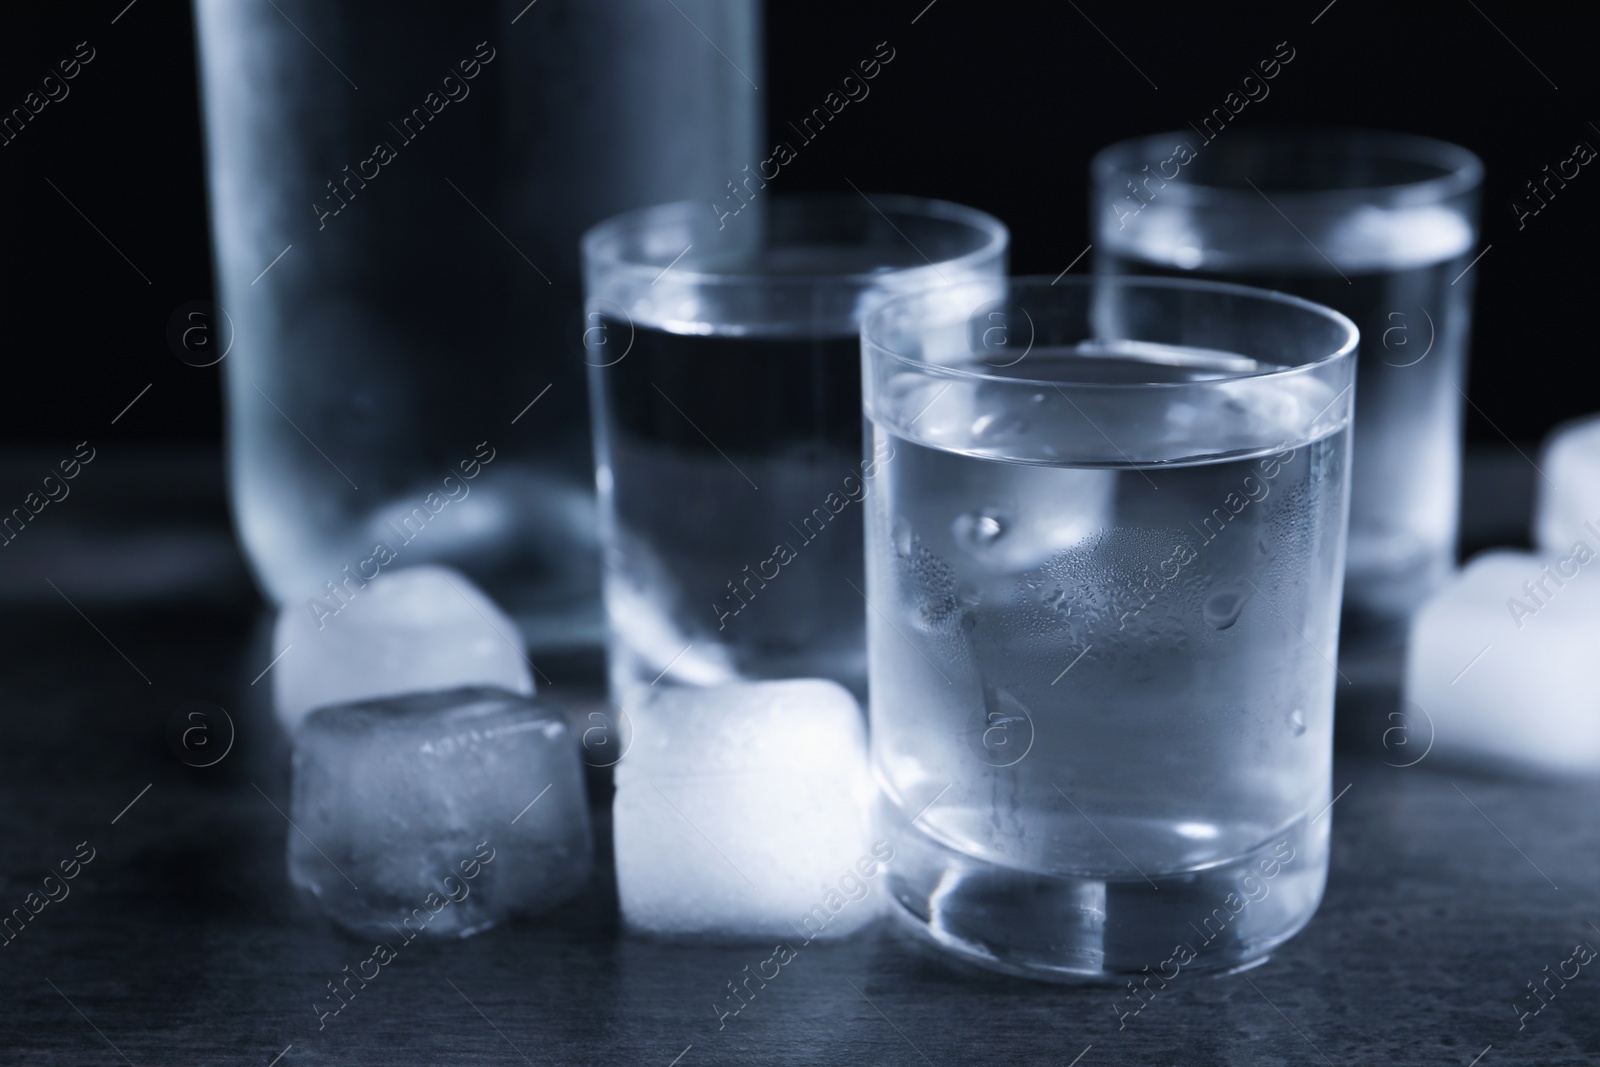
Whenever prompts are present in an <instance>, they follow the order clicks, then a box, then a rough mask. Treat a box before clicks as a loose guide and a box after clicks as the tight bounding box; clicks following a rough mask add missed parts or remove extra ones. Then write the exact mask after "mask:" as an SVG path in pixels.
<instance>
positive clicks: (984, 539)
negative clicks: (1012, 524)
mask: <svg viewBox="0 0 1600 1067" xmlns="http://www.w3.org/2000/svg"><path fill="white" fill-rule="evenodd" d="M1006 529H1007V523H1006V520H1005V517H1004V516H1003V515H1001V514H1000V513H999V512H998V511H995V510H994V509H993V508H984V509H983V510H982V511H970V512H968V513H967V514H965V515H958V516H957V517H956V520H955V522H953V523H951V524H950V535H951V536H952V537H954V538H955V539H956V544H958V545H960V546H961V547H962V548H965V549H968V550H969V551H970V550H972V549H983V548H988V547H989V546H990V545H992V544H994V543H995V542H996V541H998V540H1000V538H1002V537H1004V536H1005V532H1006Z"/></svg>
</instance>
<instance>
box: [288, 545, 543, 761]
mask: <svg viewBox="0 0 1600 1067" xmlns="http://www.w3.org/2000/svg"><path fill="white" fill-rule="evenodd" d="M358 580H359V579H356V580H350V579H347V580H346V584H345V585H343V586H339V587H337V588H338V589H339V596H338V597H335V596H334V595H332V594H329V595H328V596H327V597H324V598H321V599H313V600H311V601H310V602H309V603H307V604H288V605H285V607H284V608H283V610H282V611H281V612H279V613H278V622H277V626H276V627H275V628H274V630H273V649H274V652H275V654H277V655H279V656H280V657H281V659H280V662H278V663H277V665H276V666H274V667H273V668H272V695H273V708H274V710H275V711H276V712H277V715H278V719H279V721H281V722H282V723H283V725H284V727H285V728H286V729H288V730H289V731H290V732H291V733H292V732H294V729H295V728H296V727H297V726H298V725H299V724H300V721H301V720H302V719H304V718H305V716H306V713H307V712H309V711H311V710H312V709H313V708H318V707H321V706H323V705H324V704H342V703H345V702H347V701H351V700H366V699H369V698H371V697H382V696H391V695H394V694H397V693H411V692H419V691H422V690H429V689H450V688H453V687H456V686H462V685H492V686H500V687H501V688H504V689H509V690H511V691H512V692H514V693H523V694H526V695H529V696H531V695H532V694H533V691H534V686H533V676H532V675H531V674H530V673H529V671H528V666H529V663H528V659H527V657H526V655H525V654H524V645H523V642H522V635H521V632H520V631H519V630H518V629H517V624H516V623H515V622H513V621H512V620H511V619H509V618H507V617H506V615H505V613H504V612H502V611H501V610H500V609H499V608H498V607H496V606H495V603H494V601H492V600H490V599H489V598H488V597H487V596H485V595H484V593H483V591H482V590H481V589H479V588H478V587H477V586H475V585H473V584H472V580H471V579H470V578H468V577H467V576H466V575H464V574H462V573H461V572H460V571H456V570H452V569H451V568H449V567H439V566H434V565H431V564H426V565H422V566H417V567H408V568H405V569H403V570H398V571H393V572H391V571H380V572H379V574H378V576H377V577H376V578H373V579H371V580H370V581H367V582H365V584H363V585H360V586H357V585H356V584H355V581H358Z"/></svg>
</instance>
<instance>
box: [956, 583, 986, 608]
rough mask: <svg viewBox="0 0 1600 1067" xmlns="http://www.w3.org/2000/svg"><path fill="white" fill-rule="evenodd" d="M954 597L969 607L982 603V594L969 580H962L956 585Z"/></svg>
mask: <svg viewBox="0 0 1600 1067" xmlns="http://www.w3.org/2000/svg"><path fill="white" fill-rule="evenodd" d="M956 597H957V598H958V599H959V600H960V601H961V603H963V604H965V605H966V606H967V607H969V608H975V607H977V606H978V605H979V604H982V603H983V594H982V593H981V592H979V591H978V587H977V586H975V585H973V584H972V583H971V582H962V583H961V584H960V585H958V586H956Z"/></svg>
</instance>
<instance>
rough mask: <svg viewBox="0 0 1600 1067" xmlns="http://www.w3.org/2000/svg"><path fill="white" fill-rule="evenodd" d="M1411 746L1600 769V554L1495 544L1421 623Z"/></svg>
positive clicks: (1415, 630)
mask: <svg viewBox="0 0 1600 1067" xmlns="http://www.w3.org/2000/svg"><path fill="white" fill-rule="evenodd" d="M1405 695H1406V699H1407V700H1408V701H1410V702H1411V703H1413V704H1415V705H1416V706H1417V707H1418V708H1420V709H1421V711H1422V715H1421V716H1418V718H1419V719H1422V720H1424V723H1425V724H1426V725H1424V723H1419V722H1412V723H1409V724H1408V727H1409V734H1410V736H1408V737H1407V746H1408V747H1407V752H1408V753H1409V752H1411V747H1410V746H1412V745H1416V746H1417V747H1416V751H1418V752H1420V751H1423V746H1424V744H1425V743H1426V741H1427V740H1428V737H1427V733H1426V731H1428V730H1429V729H1431V733H1432V743H1433V749H1434V751H1436V752H1439V753H1441V754H1444V755H1454V756H1458V757H1462V758H1465V759H1470V760H1474V761H1478V762H1484V763H1499V764H1511V765H1516V766H1520V767H1522V768H1524V769H1534V770H1538V769H1546V770H1554V771H1562V772H1573V773H1579V772H1589V771H1600V556H1597V555H1596V554H1595V553H1593V552H1590V551H1583V552H1576V553H1572V552H1569V553H1567V554H1565V555H1544V556H1538V555H1532V554H1529V553H1525V552H1489V553H1485V554H1483V555H1481V556H1478V557H1477V558H1476V559H1474V560H1473V561H1472V562H1471V563H1470V564H1469V565H1468V566H1467V568H1466V569H1465V570H1464V571H1462V572H1461V574H1459V575H1458V576H1457V577H1456V579H1455V581H1454V582H1452V583H1451V584H1450V585H1448V586H1446V587H1445V588H1443V589H1442V590H1440V591H1439V593H1438V594H1437V595H1435V596H1434V598H1433V599H1432V600H1430V601H1428V603H1427V604H1425V605H1424V606H1423V608H1422V609H1421V610H1420V611H1419V612H1418V613H1417V615H1416V616H1415V617H1414V618H1413V620H1412V623H1411V643H1410V648H1409V651H1408V659H1407V664H1406V681H1405Z"/></svg>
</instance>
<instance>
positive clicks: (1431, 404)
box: [1091, 124, 1483, 656]
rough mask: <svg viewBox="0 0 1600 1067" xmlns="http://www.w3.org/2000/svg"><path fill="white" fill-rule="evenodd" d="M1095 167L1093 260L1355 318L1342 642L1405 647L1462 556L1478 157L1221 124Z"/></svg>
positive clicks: (1451, 148) (1384, 140) (1102, 156)
mask: <svg viewBox="0 0 1600 1067" xmlns="http://www.w3.org/2000/svg"><path fill="white" fill-rule="evenodd" d="M1091 170H1092V180H1093V192H1092V194H1091V195H1092V198H1093V205H1092V216H1091V229H1092V230H1093V232H1094V234H1095V238H1094V242H1095V257H1096V258H1095V266H1096V269H1097V270H1101V271H1104V272H1106V273H1110V274H1128V273H1136V274H1159V275H1177V276H1183V277H1195V278H1211V279H1218V280H1222V281H1231V282H1238V283H1241V284H1244V285H1258V286H1262V287H1265V288H1269V289H1281V290H1283V291H1285V292H1290V293H1294V294H1296V295H1298V296H1302V297H1305V298H1306V299H1308V300H1315V301H1317V302H1318V303H1322V304H1326V305H1328V306H1329V307H1333V308H1337V309H1338V310H1339V311H1342V312H1344V313H1345V314H1346V315H1348V316H1350V318H1352V319H1353V320H1355V323H1356V325H1357V326H1358V327H1359V328H1360V330H1361V335H1362V350H1361V354H1360V358H1359V362H1360V365H1361V389H1360V396H1359V398H1358V399H1359V402H1358V403H1357V404H1356V434H1355V437H1356V446H1355V457H1354V460H1353V466H1352V482H1351V494H1352V495H1351V499H1350V550H1349V552H1350V556H1349V567H1348V572H1347V577H1346V580H1345V581H1346V585H1345V598H1344V599H1345V621H1344V631H1345V633H1344V641H1345V644H1346V646H1348V647H1349V649H1350V650H1351V651H1353V652H1354V653H1355V654H1356V655H1357V656H1360V655H1361V654H1362V652H1363V651H1376V650H1379V649H1383V648H1386V647H1390V646H1394V645H1398V644H1399V643H1400V642H1401V641H1402V640H1403V639H1404V635H1405V628H1406V622H1407V620H1408V619H1409V617H1410V616H1411V614H1412V612H1413V611H1414V610H1415V609H1416V607H1417V606H1419V605H1420V604H1421V602H1422V601H1423V600H1424V599H1426V598H1427V596H1428V595H1429V594H1430V593H1431V592H1432V591H1433V590H1434V589H1435V588H1436V587H1437V586H1438V585H1439V583H1440V582H1441V581H1442V580H1443V579H1444V578H1445V577H1446V576H1447V575H1448V574H1449V573H1450V572H1451V571H1452V569H1453V568H1454V565H1455V546H1456V533H1457V512H1458V508H1459V503H1460V475H1461V418H1462V406H1463V398H1464V395H1465V394H1464V393H1463V392H1462V385H1463V377H1464V373H1465V364H1466V353H1467V339H1468V332H1469V328H1470V323H1471V306H1472V285H1473V281H1474V278H1475V274H1474V272H1473V271H1471V270H1469V269H1468V267H1469V266H1470V265H1471V263H1472V262H1473V258H1474V257H1475V256H1476V255H1477V244H1478V200H1479V187H1480V186H1481V184H1482V181H1483V165H1482V163H1480V162H1479V160H1478V157H1477V156H1475V155H1473V154H1472V153H1471V152H1469V151H1467V150H1466V149H1464V148H1459V147H1457V146H1455V145H1452V144H1446V143H1444V142H1442V141H1435V140H1431V139H1429V138H1425V137H1413V136H1406V135H1401V134H1392V133H1375V132H1363V131H1348V130H1315V129H1307V130H1261V131H1257V130H1234V129H1222V130H1213V129H1212V126H1211V125H1210V124H1207V125H1206V127H1205V129H1204V130H1188V131H1182V132H1178V133H1167V134H1158V135H1156V136H1152V137H1142V138H1139V139H1136V140H1131V141H1124V142H1122V143H1120V144H1115V145H1112V146H1111V147H1109V148H1106V149H1105V150H1103V151H1102V152H1100V153H1099V155H1097V156H1096V157H1095V159H1094V162H1093V164H1092V167H1091Z"/></svg>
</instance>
